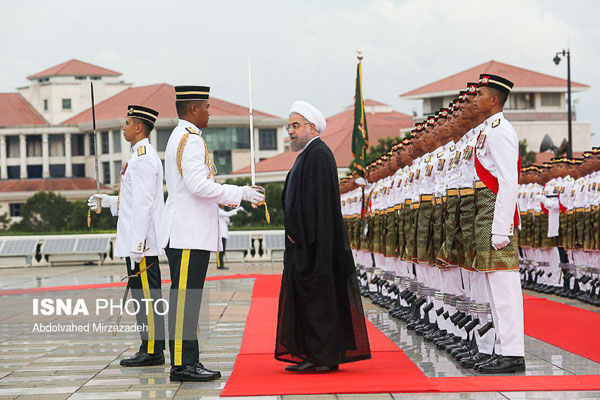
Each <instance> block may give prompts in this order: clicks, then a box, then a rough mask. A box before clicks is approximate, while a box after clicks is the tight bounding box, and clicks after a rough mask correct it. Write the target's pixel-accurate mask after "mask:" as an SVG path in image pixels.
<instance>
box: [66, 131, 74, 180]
mask: <svg viewBox="0 0 600 400" xmlns="http://www.w3.org/2000/svg"><path fill="white" fill-rule="evenodd" d="M65 176H66V177H67V178H72V177H73V160H72V159H71V134H70V133H65Z"/></svg>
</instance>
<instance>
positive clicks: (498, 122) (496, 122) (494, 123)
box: [492, 118, 500, 128]
mask: <svg viewBox="0 0 600 400" xmlns="http://www.w3.org/2000/svg"><path fill="white" fill-rule="evenodd" d="M498 125H500V118H498V119H497V120H495V121H494V122H492V128H495V127H497V126H498Z"/></svg>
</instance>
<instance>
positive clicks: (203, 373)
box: [169, 364, 221, 382]
mask: <svg viewBox="0 0 600 400" xmlns="http://www.w3.org/2000/svg"><path fill="white" fill-rule="evenodd" d="M199 365H202V364H199ZM220 377H221V373H220V372H219V371H211V370H207V369H206V368H204V367H202V368H199V367H198V364H195V365H185V366H181V367H171V373H170V374H169V378H170V379H171V381H173V382H208V381H212V380H215V379H218V378H220Z"/></svg>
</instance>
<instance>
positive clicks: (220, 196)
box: [160, 86, 264, 381]
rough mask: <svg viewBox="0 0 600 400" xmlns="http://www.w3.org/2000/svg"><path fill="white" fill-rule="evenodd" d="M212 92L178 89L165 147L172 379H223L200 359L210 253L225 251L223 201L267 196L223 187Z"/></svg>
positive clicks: (165, 239)
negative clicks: (209, 142) (213, 151)
mask: <svg viewBox="0 0 600 400" xmlns="http://www.w3.org/2000/svg"><path fill="white" fill-rule="evenodd" d="M209 90H210V88H208V87H206V86H177V87H175V96H176V103H175V104H176V108H177V115H178V116H179V122H178V123H177V126H176V127H175V128H174V129H173V132H172V133H171V136H170V137H169V141H168V143H167V149H166V151H165V177H166V181H167V191H168V193H169V196H168V198H167V203H166V206H165V212H164V214H163V218H162V220H161V237H160V246H161V247H162V248H164V249H165V251H166V253H167V257H168V259H169V269H170V272H171V290H170V296H169V307H170V308H169V351H170V353H171V373H170V378H171V380H172V381H209V380H213V379H217V378H219V377H221V373H220V372H218V371H211V370H209V369H207V368H205V367H204V366H203V365H202V364H201V363H200V361H199V347H198V339H197V330H196V329H197V327H198V316H199V311H200V303H201V300H202V290H203V288H204V280H205V278H206V272H207V269H208V261H209V257H210V252H211V251H213V252H216V251H221V250H222V242H221V238H220V234H219V204H223V205H227V206H232V207H237V206H239V204H240V202H241V201H242V200H244V201H249V202H251V203H252V204H259V203H261V202H263V201H264V195H263V194H262V193H260V192H259V191H257V190H256V189H254V188H251V187H249V186H244V187H241V186H234V185H222V184H219V183H216V182H215V180H214V177H215V175H216V174H217V169H216V167H215V164H214V162H213V160H212V158H211V156H210V153H209V151H208V148H207V146H206V141H205V140H204V137H203V136H202V131H201V129H202V128H206V127H207V126H208V118H209V101H208V100H209Z"/></svg>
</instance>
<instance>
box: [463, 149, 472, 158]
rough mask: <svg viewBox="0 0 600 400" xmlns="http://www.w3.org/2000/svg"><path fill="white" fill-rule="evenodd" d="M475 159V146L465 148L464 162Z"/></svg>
mask: <svg viewBox="0 0 600 400" xmlns="http://www.w3.org/2000/svg"><path fill="white" fill-rule="evenodd" d="M471 157H473V146H467V147H466V148H465V155H464V160H467V161H469V160H470V159H471Z"/></svg>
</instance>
